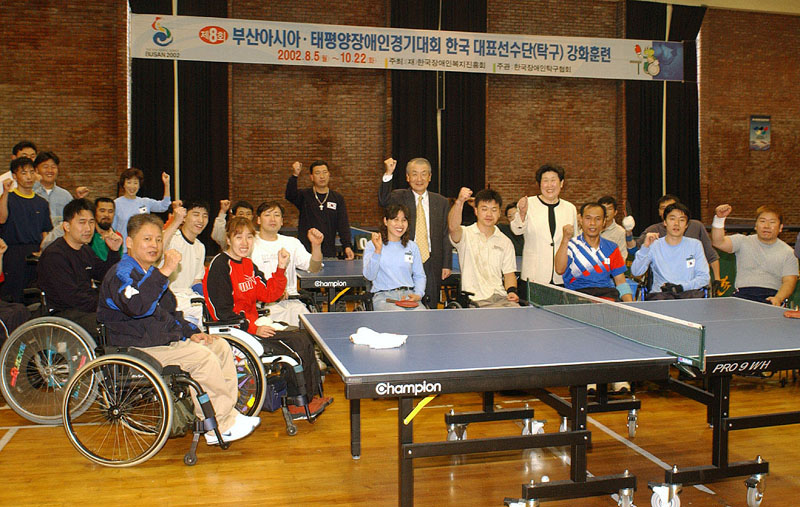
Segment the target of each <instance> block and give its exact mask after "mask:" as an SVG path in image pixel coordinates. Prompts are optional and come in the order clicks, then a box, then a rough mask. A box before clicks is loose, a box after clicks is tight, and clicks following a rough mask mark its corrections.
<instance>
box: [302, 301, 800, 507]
mask: <svg viewBox="0 0 800 507" xmlns="http://www.w3.org/2000/svg"><path fill="white" fill-rule="evenodd" d="M630 306H632V307H634V308H641V309H644V310H646V311H649V312H654V313H656V314H661V315H666V316H669V317H674V318H678V319H684V320H687V321H690V322H696V323H700V324H702V326H700V327H702V329H703V330H704V336H705V343H704V344H702V343H701V346H703V347H704V348H703V350H702V351H701V355H702V359H701V364H699V365H697V364H696V363H695V366H686V365H688V364H689V363H691V362H692V361H697V358H696V357H695V358H684V357H676V355H675V354H674V353H667V352H665V351H663V350H660V349H658V348H654V347H651V346H647V345H644V344H641V343H638V342H635V341H632V340H628V339H625V338H621V337H620V336H619V335H617V334H615V333H613V332H610V331H607V330H604V329H601V328H598V327H596V326H592V325H589V324H584V323H581V322H576V321H574V320H571V319H569V318H566V317H564V316H561V315H557V314H555V313H552V312H551V311H545V310H544V309H541V308H535V307H521V308H510V309H483V310H476V309H465V310H428V311H421V312H414V313H413V314H407V313H405V312H360V313H338V314H337V313H329V314H308V315H303V316H301V325H302V326H303V327H304V328H306V329H307V330H308V331H309V332H310V334H311V335H312V336H313V338H314V339H315V341H316V342H317V343H318V345H319V346H320V348H321V349H322V350H323V352H324V353H325V355H326V356H328V358H329V359H330V361H331V362H332V364H333V366H334V367H335V368H336V370H337V371H338V373H339V374H340V376H341V377H342V380H343V382H344V384H345V396H346V397H347V398H348V399H349V400H350V411H351V444H352V443H353V442H352V439H353V438H354V435H357V434H358V430H359V427H360V405H359V401H360V400H361V399H365V398H396V399H397V400H398V408H399V410H398V428H399V431H398V439H399V446H398V449H399V457H398V462H399V463H398V466H399V484H398V488H399V503H400V505H413V494H414V486H413V477H414V476H413V460H414V459H415V458H420V457H430V456H445V455H457V454H468V453H477V452H489V451H501V450H512V449H526V448H540V447H550V446H569V447H570V455H571V463H570V478H569V479H568V480H564V481H554V482H546V483H531V484H525V485H523V486H522V499H524V500H533V499H535V500H538V501H546V500H554V499H563V498H579V497H585V496H594V495H603V494H611V493H615V492H619V493H620V496H621V497H625V498H628V497H631V496H632V492H633V491H634V490H635V489H636V477H635V475H633V474H632V473H629V472H628V471H627V470H625V471H623V472H621V473H619V474H616V475H610V476H603V477H587V474H586V468H587V463H586V454H587V447H588V445H589V444H590V441H591V432H589V431H588V430H587V425H586V423H587V413H588V412H590V410H589V403H588V398H587V389H586V386H587V384H598V385H599V384H603V383H610V382H618V381H644V380H651V381H657V382H663V383H666V384H668V385H669V386H670V387H671V388H672V389H674V390H675V391H676V392H678V393H681V394H683V395H686V396H688V397H690V398H692V399H694V400H696V401H699V402H701V403H704V404H706V406H707V407H709V408H708V414H709V420H710V421H711V423H712V424H713V427H714V429H713V438H712V457H711V461H712V463H711V465H708V466H700V467H691V468H684V469H679V468H677V467H676V468H673V469H672V470H668V471H667V472H666V474H665V483H664V485H666V486H668V487H669V488H670V495H672V494H673V493H674V494H675V495H677V493H678V492H679V489H680V486H679V485H684V486H685V485H690V484H699V483H706V482H713V481H716V480H721V479H724V478H727V477H735V476H750V479H748V481H749V482H748V501H750V499H749V497H750V495H751V493H754V494H760V488H761V487H762V485H763V476H764V475H765V474H766V473H767V472H768V470H769V465H768V463H767V462H766V461H764V460H762V459H761V458H760V457H758V458H757V459H755V460H753V461H746V462H739V463H729V462H728V434H729V432H730V431H733V430H739V429H745V428H756V427H764V426H774V425H778V424H794V423H799V422H800V412H791V413H782V414H768V415H756V416H744V417H731V416H730V411H729V404H730V395H731V393H730V380H731V377H732V375H734V374H751V373H759V372H765V371H778V370H783V369H794V368H798V367H800V339H798V338H796V337H797V336H798V332H797V331H798V328H797V325H798V323H797V322H795V321H793V320H792V319H785V318H784V317H783V316H782V310H781V309H778V308H773V307H770V306H767V305H761V304H758V303H752V302H749V301H744V300H739V299H733V298H718V299H707V300H683V301H660V302H641V303H632V304H630ZM362 326H363V327H368V328H370V329H373V330H376V331H379V332H393V333H403V334H408V340H407V342H406V344H405V345H403V346H402V347H400V348H397V349H387V350H379V349H370V348H368V347H366V346H361V345H358V346H357V345H354V344H352V343H351V342H350V341H349V336H350V334H352V333H354V332H355V331H356V329H357V328H358V327H362ZM675 364H678V365H684V366H682V367H681V368H682V369H683V370H685V371H687V372H690V373H693V374H696V375H698V377H700V378H704V379H705V381H706V382H705V387H696V386H694V385H692V384H690V383H687V382H685V381H681V380H676V379H672V378H671V377H670V375H669V372H670V369H671V367H672V366H673V365H675ZM557 386H569V389H570V395H571V400H570V401H567V400H564V399H561V398H559V397H558V396H555V395H551V394H548V392H547V391H546V388H548V387H557ZM516 389H534V390H536V391H537V393H540V395H539V398H540V399H541V400H542V401H543V402H545V403H546V404H548V405H550V406H553V407H554V408H556V410H557V411H558V412H559V414H561V415H562V416H566V417H567V418H568V420H569V427H568V428H566V429H567V431H565V432H563V433H554V434H534V435H525V434H524V435H522V436H509V437H502V438H495V439H476V440H448V441H443V442H435V443H415V442H414V441H413V422H412V423H409V424H404V419H405V418H406V417H407V416H408V415H409V414H410V413H411V411H412V408H413V406H412V405H413V400H414V398H415V397H421V396H427V395H433V394H444V393H458V392H481V393H485V392H493V391H502V390H516Z"/></svg>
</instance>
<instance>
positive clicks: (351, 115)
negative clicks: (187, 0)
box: [228, 0, 391, 225]
mask: <svg viewBox="0 0 800 507" xmlns="http://www.w3.org/2000/svg"><path fill="white" fill-rule="evenodd" d="M320 5H321V4H319V3H317V2H295V1H285V0H284V1H277V2H268V3H265V2H262V1H244V0H231V1H230V2H229V11H228V15H229V17H232V18H243V19H265V20H278V21H290V22H306V23H329V24H342V25H370V26H388V22H387V21H388V7H387V6H388V2H376V1H369V0H340V1H335V2H326V3H325V8H324V9H322V8H320ZM390 82H391V80H390V79H389V73H388V72H387V71H383V70H373V69H364V70H354V69H338V68H313V67H302V66H297V67H294V66H272V65H239V64H234V65H232V66H231V91H230V93H231V123H230V128H231V130H230V135H231V143H230V146H231V163H230V180H231V181H230V189H231V190H230V194H231V196H232V197H233V198H236V199H239V198H244V199H248V200H250V201H251V202H253V203H254V204H257V203H258V202H261V201H262V200H264V199H267V198H276V197H277V198H281V199H283V194H284V189H285V187H286V180H287V178H288V177H289V175H290V174H291V165H292V163H293V162H294V161H295V160H299V161H300V162H302V163H303V166H304V172H303V173H302V175H301V177H300V185H301V187H302V186H309V185H310V181H309V179H308V172H307V171H306V170H305V169H307V168H308V166H309V164H310V163H311V162H312V161H314V160H316V159H323V160H326V161H327V162H328V163H329V164H330V166H329V168H330V169H331V188H333V189H334V190H336V191H338V192H340V193H342V194H343V195H344V198H345V201H346V202H347V206H348V214H349V216H350V222H351V223H353V224H360V225H376V224H377V220H378V217H379V216H380V214H379V213H380V210H379V207H378V204H377V192H378V185H379V182H380V176H381V175H382V174H383V172H382V167H383V163H382V162H383V160H384V159H385V158H386V156H387V154H388V153H389V144H390V142H391V141H390V140H391V102H390V99H389V92H390V91H389V85H390ZM286 209H287V216H286V218H285V220H284V222H285V223H286V224H287V225H296V223H297V209H296V208H295V207H294V206H292V205H291V204H288V203H287V207H286Z"/></svg>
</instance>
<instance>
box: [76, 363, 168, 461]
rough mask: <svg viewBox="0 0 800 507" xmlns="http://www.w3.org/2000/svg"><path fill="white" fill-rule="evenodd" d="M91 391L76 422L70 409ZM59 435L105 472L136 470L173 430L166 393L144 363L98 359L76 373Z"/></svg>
mask: <svg viewBox="0 0 800 507" xmlns="http://www.w3.org/2000/svg"><path fill="white" fill-rule="evenodd" d="M91 391H95V392H96V393H97V394H96V396H95V397H94V401H93V403H92V404H91V405H90V406H89V407H87V409H86V410H85V412H84V413H83V414H81V415H79V416H75V415H72V414H73V410H72V409H73V404H74V403H75V400H79V399H81V398H83V397H85V396H86V393H87V392H91ZM65 392H66V393H68V395H67V396H65V397H64V404H63V420H64V430H65V431H66V433H67V437H68V438H69V440H70V442H71V443H72V445H73V446H74V447H75V449H77V450H78V452H80V453H81V454H83V455H84V456H85V457H86V458H88V459H89V460H90V461H93V462H95V463H97V464H99V465H105V466H110V467H127V466H133V465H137V464H139V463H143V462H144V461H147V460H148V459H150V458H151V457H153V456H154V455H155V454H156V453H157V452H158V451H159V450H161V448H162V447H163V446H164V443H165V442H166V441H167V438H169V435H170V428H171V424H172V401H171V399H170V391H169V388H168V387H167V385H166V384H165V383H164V380H163V379H162V378H161V376H160V375H159V374H158V373H156V372H155V371H154V370H153V368H152V367H151V366H150V365H148V364H147V363H145V362H144V361H142V360H140V359H137V358H135V357H132V356H127V355H123V354H112V355H108V356H102V357H99V358H97V359H95V360H93V361H91V362H89V363H88V364H87V365H86V366H85V367H83V368H81V369H80V370H79V371H78V373H76V374H75V376H74V377H73V378H72V380H70V382H69V384H68V385H67V388H66V390H65Z"/></svg>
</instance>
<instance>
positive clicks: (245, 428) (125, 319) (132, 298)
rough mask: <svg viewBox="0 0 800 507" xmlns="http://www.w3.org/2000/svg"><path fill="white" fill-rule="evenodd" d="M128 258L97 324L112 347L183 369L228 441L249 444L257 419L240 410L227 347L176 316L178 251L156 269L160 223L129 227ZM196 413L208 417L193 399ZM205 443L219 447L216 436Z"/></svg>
mask: <svg viewBox="0 0 800 507" xmlns="http://www.w3.org/2000/svg"><path fill="white" fill-rule="evenodd" d="M127 227H128V231H127V232H128V236H127V237H126V238H125V244H126V246H127V248H128V251H127V254H125V255H123V257H122V260H121V261H120V262H119V263H118V264H116V265H115V266H114V267H112V268H111V269H109V270H108V273H106V276H105V278H104V279H103V285H102V286H101V288H100V301H99V304H98V308H97V320H98V321H100V322H102V323H103V324H105V326H106V329H107V330H108V340H109V343H110V344H112V345H118V346H128V347H139V348H143V349H144V350H145V351H146V352H147V353H148V354H149V355H151V356H153V357H155V358H156V359H157V360H158V361H159V362H160V363H161V364H163V365H178V366H180V367H181V369H183V370H184V371H186V372H188V373H189V374H190V375H191V376H192V378H193V379H194V380H196V381H197V382H198V383H199V384H200V385H201V386H202V387H203V389H204V390H205V391H206V393H207V394H208V396H209V398H210V399H211V404H212V406H213V407H214V411H215V412H216V416H217V423H218V424H219V429H220V432H221V433H222V437H223V439H224V440H225V441H232V440H237V439H240V438H244V437H246V436H247V435H249V434H250V433H252V432H253V430H254V429H255V428H256V426H258V424H259V423H260V422H261V420H260V419H259V418H258V417H247V416H245V415H243V414H241V413H239V412H238V411H237V410H236V408H235V404H236V400H237V398H238V386H237V378H236V367H235V365H234V363H233V355H232V353H231V348H230V346H229V345H228V343H227V342H226V341H225V340H224V339H222V338H218V337H215V336H209V335H208V334H205V333H203V332H201V331H200V330H199V329H197V328H196V327H195V326H194V325H193V324H191V323H189V322H187V321H186V320H184V318H183V314H182V313H181V312H179V311H177V310H176V300H175V296H174V295H173V294H172V292H171V291H169V290H168V286H169V275H170V274H172V272H173V271H174V270H175V268H176V267H177V266H178V264H179V263H180V260H181V255H180V253H178V251H176V250H168V251H167V252H165V253H164V264H163V265H162V266H161V268H156V267H155V264H156V262H158V260H159V259H160V258H161V250H162V245H163V237H162V229H163V223H162V222H161V219H160V218H158V217H156V216H155V215H150V214H142V215H135V216H134V217H132V218H131V219H130V220H129V221H128V226H127ZM192 400H193V401H194V411H195V414H196V415H197V417H198V418H200V419H203V418H204V416H203V412H202V410H201V408H200V405H199V403H198V402H197V400H196V398H195V396H194V393H192ZM206 442H207V443H208V444H209V445H215V444H218V443H219V442H218V441H217V437H216V435H215V434H213V432H209V433H206Z"/></svg>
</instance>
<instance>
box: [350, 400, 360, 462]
mask: <svg viewBox="0 0 800 507" xmlns="http://www.w3.org/2000/svg"><path fill="white" fill-rule="evenodd" d="M350 454H351V455H352V456H353V459H360V458H361V400H350Z"/></svg>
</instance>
